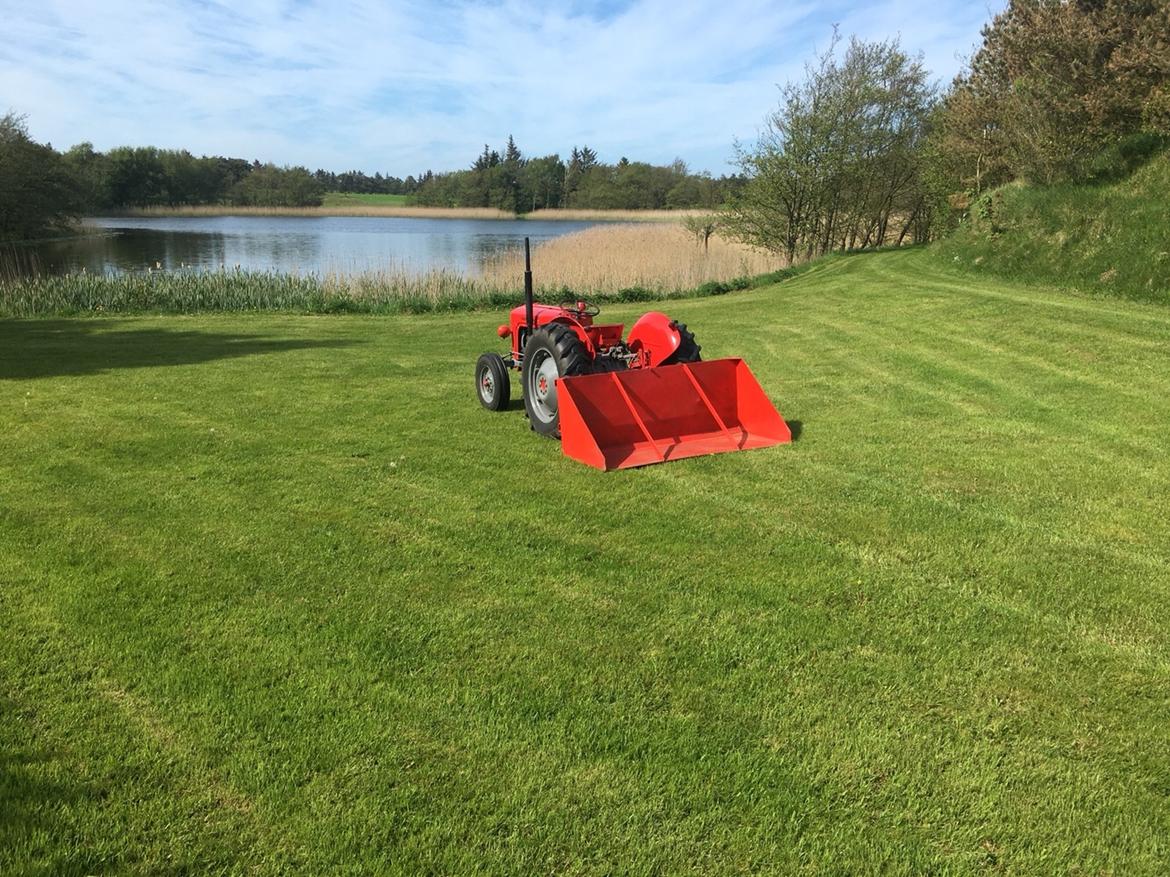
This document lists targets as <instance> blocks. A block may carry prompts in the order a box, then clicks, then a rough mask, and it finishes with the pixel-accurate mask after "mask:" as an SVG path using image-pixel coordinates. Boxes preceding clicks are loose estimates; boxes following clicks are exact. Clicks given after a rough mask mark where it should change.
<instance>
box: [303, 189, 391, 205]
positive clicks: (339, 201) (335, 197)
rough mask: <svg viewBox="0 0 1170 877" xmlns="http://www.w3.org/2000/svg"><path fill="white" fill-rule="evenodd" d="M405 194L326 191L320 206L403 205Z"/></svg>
mask: <svg viewBox="0 0 1170 877" xmlns="http://www.w3.org/2000/svg"><path fill="white" fill-rule="evenodd" d="M408 197H409V196H407V195H363V194H360V193H358V192H326V193H325V201H324V203H323V204H322V205H321V206H322V207H353V206H354V205H358V204H361V205H364V206H367V207H405V206H407V198H408Z"/></svg>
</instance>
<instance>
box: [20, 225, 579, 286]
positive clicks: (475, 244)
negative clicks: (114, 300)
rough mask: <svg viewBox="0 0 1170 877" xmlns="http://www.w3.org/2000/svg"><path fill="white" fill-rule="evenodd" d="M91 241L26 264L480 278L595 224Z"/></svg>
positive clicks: (252, 228) (252, 231)
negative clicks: (510, 254)
mask: <svg viewBox="0 0 1170 877" xmlns="http://www.w3.org/2000/svg"><path fill="white" fill-rule="evenodd" d="M89 224H90V225H91V226H92V227H93V228H94V232H95V233H94V234H92V235H88V236H84V237H78V238H71V239H68V240H61V241H48V242H43V243H38V244H34V245H27V246H26V247H22V248H21V249H22V251H23V252H22V257H23V258H22V259H21V260H20V264H25V265H27V264H29V263H35V264H36V265H37V266H38V267H39V269H40V270H41V271H43V272H46V273H57V274H61V273H69V272H77V271H81V270H82V269H84V270H86V271H88V272H91V273H104V274H110V273H118V272H133V271H144V270H146V269H147V268H156V267H157V268H165V269H168V270H173V269H178V268H194V269H197V270H217V269H220V268H227V269H233V268H236V267H239V268H242V269H245V270H256V271H281V272H298V273H319V274H325V273H342V274H350V273H359V272H364V271H379V270H403V271H409V272H415V273H423V272H426V271H430V270H434V269H440V268H442V269H449V270H455V271H461V272H468V273H470V272H474V271H475V270H476V269H477V268H478V267H479V266H480V265H482V264H483V262H484V260H486V259H488V258H490V257H492V256H494V255H497V254H499V253H500V252H501V251H504V250H508V249H512V248H516V247H519V246H521V245H522V244H523V240H524V237H525V236H528V237H530V238H532V239H533V241H534V242H536V241H540V240H547V239H549V238H553V237H557V236H559V235H563V234H568V233H570V232H574V231H579V230H581V229H584V228H588V227H589V226H590V225H592V224H593V223H588V222H547V221H545V222H542V221H538V220H475V219H410V218H400V217H368V216H361V217H347V216H324V217H266V216H265V217H261V216H216V217H166V218H149V219H117V218H99V219H93V220H90V221H89Z"/></svg>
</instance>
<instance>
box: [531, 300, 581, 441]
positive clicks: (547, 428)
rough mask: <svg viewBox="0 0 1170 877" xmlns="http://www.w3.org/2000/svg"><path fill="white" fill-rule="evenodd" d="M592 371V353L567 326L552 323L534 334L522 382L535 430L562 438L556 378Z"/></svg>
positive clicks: (551, 436) (552, 436)
mask: <svg viewBox="0 0 1170 877" xmlns="http://www.w3.org/2000/svg"><path fill="white" fill-rule="evenodd" d="M589 370H590V360H589V352H588V351H587V350H586V349H585V345H584V344H583V343H581V339H580V338H578V337H577V333H576V332H574V331H573V330H572V329H570V328H569V327H568V326H564V325H561V324H560V323H549V324H548V325H546V326H542V327H541V328H539V329H537V330H536V331H535V332H533V333H532V337H531V338H529V339H528V343H527V344H526V345H524V370H523V375H522V380H523V383H524V408H525V410H526V411H527V412H528V422H529V423H531V424H532V428H533V429H534V430H536V431H537V432H539V433H540V434H541V435H547V436H549V437H550V438H560V436H561V416H560V409H559V407H558V405H557V378H567V377H570V376H572V375H583V374H588V373H589Z"/></svg>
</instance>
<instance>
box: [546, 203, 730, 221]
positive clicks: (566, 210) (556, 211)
mask: <svg viewBox="0 0 1170 877" xmlns="http://www.w3.org/2000/svg"><path fill="white" fill-rule="evenodd" d="M709 213H711V211H710V210H689V209H688V210H577V209H575V208H572V207H549V208H546V209H544V210H534V211H532V212H531V213H529V214H526V218H528V219H549V220H558V219H559V220H569V221H572V222H675V223H677V222H682V221H683V220H684V219H686V218H687V217H688V216H706V215H707V214H709Z"/></svg>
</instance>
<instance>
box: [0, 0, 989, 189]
mask: <svg viewBox="0 0 1170 877" xmlns="http://www.w3.org/2000/svg"><path fill="white" fill-rule="evenodd" d="M3 6H4V7H7V8H5V9H3V12H2V14H3V18H4V19H5V21H6V22H7V25H6V31H7V33H6V35H5V40H4V42H3V44H2V45H0V109H3V108H4V105H5V104H7V105H8V106H10V107H11V108H12V109H15V110H17V111H18V112H24V113H27V114H28V116H29V125H30V130H31V132H32V134H33V135H34V136H35V137H37V138H38V139H42V140H51V141H52V142H53V143H54V144H55V145H57V146H58V147H65V146H68V145H71V144H73V143H75V142H78V141H81V140H90V141H92V142H93V143H94V145H95V146H96V147H97V148H99V149H108V148H110V147H113V146H117V145H121V144H133V145H142V144H154V145H158V146H164V147H171V148H187V149H190V150H191V151H193V152H195V153H219V154H229V155H235V156H240V157H245V158H249V159H250V158H261V159H264V160H273V161H277V162H279V163H290V164H305V165H308V166H309V167H311V168H314V167H328V168H331V169H334V170H342V169H346V168H350V167H357V168H361V169H364V170H367V171H370V172H373V171H375V170H382V171H388V172H391V173H395V174H397V175H400V176H404V175H406V174H408V173H417V172H419V171H421V170H425V169H427V168H434V169H436V170H447V169H452V168H458V167H464V166H466V165H467V164H468V163H469V162H470V160H471V159H472V158H473V157H474V155H475V154H476V153H477V152H478V151H479V149H480V148H481V147H482V144H483V143H485V142H486V143H490V144H491V145H493V146H494V147H498V146H499V145H500V144H501V143H502V141H503V140H504V139H505V138H506V137H507V135H508V134H509V133H511V134H514V135H515V137H516V141H517V143H518V144H519V145H520V146H521V148H522V149H523V150H524V151H525V152H526V153H527V154H530V155H535V154H545V153H549V152H561V153H562V154H563V153H565V152H567V151H568V149H569V148H570V147H571V146H573V145H580V144H582V143H588V144H589V145H591V146H593V147H594V148H595V149H597V150H598V151H599V152H600V153H601V155H602V157H603V158H604V159H607V160H616V159H617V158H618V157H620V156H621V155H627V156H628V157H630V158H631V159H643V160H649V161H655V162H666V161H670V160H671V159H673V158H675V157H676V156H679V157H682V158H684V159H686V160H687V161H688V162H689V163H690V164H691V166H692V167H695V168H707V169H709V170H712V171H713V172H715V173H721V172H723V171H725V170H726V169H727V166H726V164H725V162H726V160H727V159H728V158H729V157H730V155H731V152H732V149H731V143H732V140H733V139H734V138H736V137H739V138H742V139H750V138H751V137H752V136H753V134H754V132H755V130H756V128H757V126H758V125H759V123H760V122H761V120H762V119H763V117H764V116H765V114H766V113H767V112H769V111H770V110H771V109H772V108H773V107H774V106H775V103H776V98H777V93H776V88H775V87H776V85H777V84H778V83H781V82H783V81H785V80H787V79H789V78H794V77H798V76H799V75H800V73H801V66H802V64H803V63H804V62H805V61H806V60H808V58H809V57H811V55H812V53H813V50H814V45H819V46H822V47H823V46H824V45H826V44H827V42H828V39H829V35H830V33H831V27H832V24H833V23H834V22H840V23H841V24H842V31H843V32H844V33H849V32H856V33H858V34H859V35H860V36H863V37H866V38H871V39H872V38H877V37H888V36H893V35H896V34H898V33H899V32H900V33H901V36H902V41H903V45H904V46H905V47H906V48H907V49H910V50H912V51H917V50H922V51H923V52H924V53H925V54H926V61H927V65H928V66H929V67H930V68H931V69H932V70H934V71H935V72H936V74H937V75H939V77H940V78H941V79H944V80H946V79H949V78H950V76H951V75H953V73H954V72H955V71H956V70H957V69H958V66H959V64H958V60H957V57H956V55H957V54H958V53H965V52H969V51H970V49H971V48H972V46H973V45H974V44H975V42H976V40H977V38H978V29H979V26H980V25H981V24H982V23H983V21H985V20H986V18H987V17H989V15H990V12H989V11H988V10H974V11H973V10H972V8H971V7H970V6H968V5H964V4H961V3H955V2H952V3H951V5H949V7H947V8H944V9H936V10H935V11H934V14H932V15H931V16H930V17H924V16H922V15H921V12H920V9H921V7H920V6H917V5H911V4H910V3H908V2H905V0H882V2H877V3H872V4H866V5H860V4H854V5H844V4H843V5H840V6H834V5H832V4H830V5H828V6H826V5H825V4H823V3H814V2H796V3H791V4H788V5H783V4H777V3H775V2H765V0H725V2H722V3H720V4H718V5H714V4H709V3H699V2H695V0H674V2H669V0H634V2H632V3H629V4H627V5H625V6H623V7H622V8H619V9H611V10H609V11H607V12H602V11H596V10H594V11H590V10H586V9H582V8H581V7H574V6H572V5H570V4H569V3H567V2H563V3H552V4H539V5H537V4H522V3H519V2H514V0H512V2H509V0H504V2H502V3H490V4H475V3H440V4H435V3H421V2H416V0H406V2H397V3H385V2H378V0H350V2H347V3H335V4H330V3H325V2H323V0H305V2H276V0H266V2H253V3H249V4H247V5H246V6H242V5H241V6H238V7H237V6H229V5H227V4H225V3H217V2H197V0H191V2H170V3H146V4H144V3H139V2H130V0H106V2H103V3H102V4H100V5H98V4H89V3H81V2H69V0H42V2H37V3H31V2H27V0H16V2H13V0H6V2H4V3H3Z"/></svg>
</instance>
